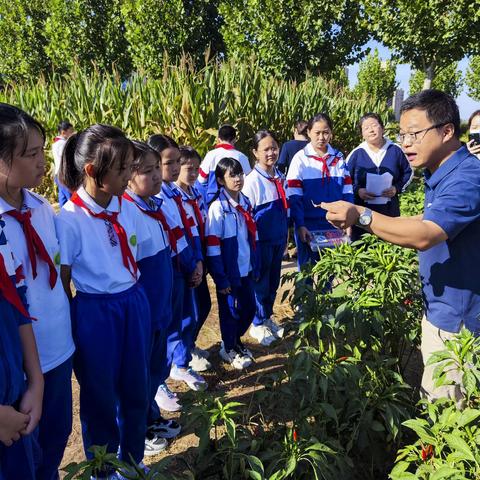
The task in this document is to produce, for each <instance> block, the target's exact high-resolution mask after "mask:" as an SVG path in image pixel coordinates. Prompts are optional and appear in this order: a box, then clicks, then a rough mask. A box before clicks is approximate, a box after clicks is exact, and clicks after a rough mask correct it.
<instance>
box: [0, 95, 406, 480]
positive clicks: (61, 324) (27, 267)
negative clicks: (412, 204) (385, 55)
mask: <svg viewBox="0 0 480 480" xmlns="http://www.w3.org/2000/svg"><path fill="white" fill-rule="evenodd" d="M360 126H361V132H362V135H363V137H364V140H365V142H364V143H362V144H361V145H360V146H359V147H358V148H357V149H355V150H354V151H353V152H352V153H351V154H350V157H349V162H347V159H345V158H344V156H343V154H342V153H341V152H340V151H338V150H337V149H335V148H334V147H332V145H331V144H330V142H331V139H332V136H333V125H332V121H331V120H330V118H329V117H328V115H326V114H318V115H316V116H314V117H313V118H312V119H310V120H309V122H303V123H300V124H298V125H297V129H300V130H299V132H298V134H299V135H303V136H304V139H303V140H297V141H295V142H294V143H293V144H292V143H291V142H288V143H287V144H286V148H285V149H283V150H282V156H281V159H282V161H281V168H282V170H283V171H284V172H286V178H285V176H284V174H283V173H282V172H281V171H280V170H279V169H278V168H277V161H278V159H279V154H280V144H279V142H278V140H277V139H276V137H275V135H274V134H273V133H272V132H270V131H268V130H261V131H259V132H257V134H256V135H255V136H254V138H253V141H252V145H253V149H252V152H253V156H254V159H255V164H254V165H253V166H252V165H251V164H250V163H249V160H248V158H247V157H246V156H245V155H244V154H242V153H241V152H239V151H238V150H237V149H236V148H235V141H236V130H235V128H233V127H232V126H229V125H224V126H222V127H221V128H220V129H219V132H218V144H217V145H216V147H215V148H214V149H213V150H212V151H210V152H208V153H207V155H206V156H205V157H204V159H203V160H202V159H201V157H200V156H199V154H198V153H197V152H196V151H195V150H194V148H192V147H191V146H179V145H178V144H177V143H176V142H175V140H174V139H172V138H170V137H169V136H167V135H159V134H157V135H152V136H151V137H150V138H149V139H148V141H147V142H146V143H144V142H140V141H132V140H131V139H128V138H127V137H126V135H125V134H124V133H123V132H122V131H121V130H119V129H118V128H116V127H113V126H108V125H100V124H97V125H92V126H90V127H88V128H87V129H85V130H83V131H81V132H78V133H74V132H73V127H72V125H71V124H69V123H68V122H62V124H61V125H60V126H59V137H57V139H56V141H55V143H54V144H53V153H54V157H55V179H56V182H57V184H58V185H59V190H60V194H61V204H62V205H63V206H62V208H61V209H60V212H59V213H58V214H55V212H54V210H53V209H52V207H51V206H50V204H49V203H48V201H47V200H46V199H44V198H43V197H41V196H40V195H38V194H36V193H34V192H33V191H32V190H31V189H34V188H35V187H37V186H39V184H40V183H41V181H42V178H43V176H44V173H45V156H44V145H45V141H46V135H45V130H44V128H43V127H42V125H41V124H40V123H39V122H38V121H36V120H35V119H34V118H32V117H31V116H30V115H28V114H27V113H25V112H23V111H22V110H20V109H18V108H16V107H13V106H10V105H6V104H0V276H1V283H0V309H1V310H0V314H1V318H2V322H1V323H0V331H1V336H0V348H1V349H2V356H1V360H0V394H1V397H0V479H1V480H10V479H16V478H22V479H25V480H28V479H38V480H40V479H45V480H47V479H48V480H52V479H56V478H58V467H59V464H60V462H61V459H62V456H63V452H64V449H65V446H66V443H67V440H68V436H69V434H70V431H71V426H72V391H71V376H72V368H73V370H74V372H75V375H76V378H77V380H78V383H79V386H80V420H81V424H82V437H83V445H84V450H85V455H86V457H87V458H91V457H92V452H91V450H90V448H91V447H92V446H94V445H107V450H108V451H109V452H113V453H117V452H118V456H119V458H120V459H121V460H124V461H127V462H129V461H130V460H131V459H133V461H134V462H136V463H137V464H138V465H140V466H141V467H142V468H144V466H143V463H142V460H143V458H144V455H154V454H156V453H159V452H160V451H162V450H163V449H164V448H165V447H166V445H167V440H168V439H171V438H174V437H175V436H177V435H178V434H179V433H180V428H181V427H180V425H179V424H178V423H177V422H176V421H174V420H167V419H164V418H163V417H162V415H161V410H166V411H177V410H180V409H181V402H180V399H179V397H178V395H177V394H176V393H174V392H173V391H171V390H170V388H169V387H168V385H167V383H166V381H167V379H168V378H172V379H174V380H179V381H183V382H185V383H186V384H187V385H188V387H189V388H190V389H192V390H195V391H198V390H204V389H206V388H208V385H207V382H206V380H205V378H204V377H203V376H202V375H201V372H203V371H205V370H208V369H209V368H211V367H212V365H211V363H210V361H209V360H208V355H209V352H208V351H205V350H202V349H200V348H199V347H198V345H197V340H198V338H199V335H201V329H202V326H203V324H204V322H205V320H206V319H207V317H208V315H209V312H210V309H211V297H210V292H209V288H208V285H207V273H208V274H210V275H211V277H212V278H213V281H214V283H215V286H216V296H217V301H218V309H219V319H220V332H221V339H222V342H221V346H220V351H219V353H220V357H221V358H222V359H223V360H224V361H225V362H226V363H228V364H230V365H231V366H232V367H233V368H235V369H238V370H242V369H244V368H247V367H249V366H250V365H251V364H252V362H253V361H254V358H253V354H252V353H251V351H250V350H249V349H248V348H247V347H246V346H245V344H244V343H243V339H244V336H245V334H246V333H247V332H249V334H250V336H251V337H252V338H254V339H255V340H256V341H258V342H259V343H260V344H261V345H264V346H266V347H268V346H269V345H271V344H272V342H274V341H276V340H278V339H280V338H282V337H283V334H284V328H283V326H282V325H280V324H278V323H276V322H275V321H274V320H273V306H274V302H275V297H276V293H277V289H278V286H279V282H280V274H281V264H282V258H283V255H284V252H285V248H286V244H287V235H288V228H289V223H291V222H293V225H294V235H295V241H296V245H297V249H298V265H299V267H301V266H302V265H304V264H305V263H307V262H311V261H314V260H316V259H317V258H318V255H319V250H318V248H313V247H312V246H311V241H312V239H313V238H314V236H315V235H317V236H318V235H319V232H323V234H325V232H327V233H328V232H329V231H330V232H334V231H335V228H334V227H333V226H332V225H331V224H330V223H329V222H328V221H327V220H326V218H325V211H324V210H322V209H320V208H316V207H317V206H318V204H320V203H321V202H332V201H336V200H346V201H349V202H353V201H354V197H357V199H359V201H362V202H365V203H368V202H369V201H371V200H374V199H378V198H379V197H384V198H386V201H383V202H381V203H380V204H379V205H377V204H374V203H373V204H372V205H373V206H372V208H383V209H384V210H385V209H386V208H387V207H385V205H390V209H391V211H389V212H384V213H388V214H391V215H398V214H399V212H398V201H397V203H395V202H394V201H391V200H392V199H395V198H396V197H397V195H398V194H399V193H400V192H401V191H402V190H403V189H404V188H405V186H406V185H407V184H408V182H409V180H410V178H411V173H412V172H411V169H410V167H409V165H408V162H406V160H405V157H404V155H403V154H402V153H401V150H400V149H399V148H398V147H397V146H396V145H394V144H392V143H391V142H390V141H388V140H386V139H384V137H383V124H382V123H381V120H380V118H379V117H378V116H377V115H374V114H369V115H366V116H365V117H363V118H362V120H361V122H360ZM349 165H351V172H349ZM385 173H388V175H390V177H391V178H390V179H389V186H388V187H387V188H385V189H384V191H381V192H377V193H372V192H368V182H369V180H368V179H367V176H368V175H370V174H372V175H373V174H377V175H383V174H385ZM382 211H383V210H382ZM322 238H323V237H322ZM327 238H328V235H327ZM72 285H73V287H74V289H72ZM42 374H43V375H42ZM25 379H26V380H25ZM145 468H146V467H145ZM115 475H117V476H115ZM118 475H119V474H114V473H112V472H108V471H106V472H100V473H99V474H98V476H97V477H96V478H118Z"/></svg>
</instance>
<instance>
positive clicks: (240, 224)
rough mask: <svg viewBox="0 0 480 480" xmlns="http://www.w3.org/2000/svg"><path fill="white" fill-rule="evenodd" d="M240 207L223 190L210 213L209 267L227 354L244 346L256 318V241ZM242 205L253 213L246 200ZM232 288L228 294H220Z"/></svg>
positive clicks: (208, 229)
mask: <svg viewBox="0 0 480 480" xmlns="http://www.w3.org/2000/svg"><path fill="white" fill-rule="evenodd" d="M237 205H238V204H237V203H236V202H235V201H234V200H233V199H232V198H231V197H230V196H229V195H228V194H227V193H226V192H225V190H224V189H223V188H222V189H221V191H220V195H219V196H218V198H217V199H216V200H214V201H213V202H212V203H211V204H210V207H209V209H208V222H207V263H208V268H209V271H210V274H211V275H212V277H213V280H214V281H215V284H216V287H217V299H218V310H219V317H220V330H221V333H222V340H223V343H224V347H225V349H226V350H227V351H229V350H232V349H234V348H235V347H236V346H239V345H241V340H240V339H241V337H242V336H243V335H244V334H245V332H246V331H247V330H248V327H249V326H250V324H251V323H252V320H253V318H254V316H255V294H254V290H253V285H252V277H253V278H256V277H257V276H258V267H257V265H258V261H257V257H256V255H257V253H256V240H257V239H258V236H257V235H256V238H255V239H254V238H251V235H250V234H249V232H248V229H247V224H246V222H245V220H244V218H243V215H242V214H240V213H239V212H238V211H237V209H236V207H237ZM239 205H240V206H241V207H242V208H244V209H245V210H247V211H250V212H251V206H250V202H249V201H248V199H247V197H246V196H245V195H243V194H240V197H239ZM228 287H230V288H231V292H230V293H228V294H225V293H221V292H220V290H223V289H225V288H228Z"/></svg>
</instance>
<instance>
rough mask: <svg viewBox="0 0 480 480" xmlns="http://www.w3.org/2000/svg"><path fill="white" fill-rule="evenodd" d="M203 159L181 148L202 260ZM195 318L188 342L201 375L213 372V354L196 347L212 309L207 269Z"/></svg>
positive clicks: (197, 291) (182, 180) (182, 187)
mask: <svg viewBox="0 0 480 480" xmlns="http://www.w3.org/2000/svg"><path fill="white" fill-rule="evenodd" d="M200 162H201V158H200V155H199V154H198V152H197V151H196V150H195V149H193V148H192V147H188V146H184V147H180V174H179V175H178V179H177V181H176V182H175V185H176V186H177V188H178V191H179V192H180V194H181V195H182V201H183V206H184V208H185V211H186V212H187V215H188V216H189V217H190V218H193V220H194V221H195V225H194V228H192V233H193V240H194V243H195V248H196V249H200V251H201V255H202V258H203V259H205V253H206V241H205V223H206V220H207V208H206V205H205V202H204V199H203V197H202V195H201V194H200V192H199V191H198V190H197V189H196V188H195V187H194V184H195V182H196V180H197V177H198V169H199V167H200ZM192 293H193V317H194V323H193V325H192V327H193V329H192V330H191V335H189V338H188V339H187V340H188V341H189V342H190V343H189V348H190V349H191V352H192V361H191V362H190V366H191V367H192V368H193V369H194V370H195V371H197V372H203V371H205V370H208V369H210V368H211V364H210V362H209V361H208V356H209V352H208V350H203V349H201V348H198V347H196V346H195V342H196V341H197V338H198V334H199V333H200V330H201V328H202V326H203V324H204V323H205V320H206V319H207V317H208V314H209V313H210V309H211V308H212V302H211V299H210V291H209V290H208V284H207V271H206V268H205V262H204V268H203V276H202V281H201V282H200V285H198V287H196V288H194V289H193V292H192Z"/></svg>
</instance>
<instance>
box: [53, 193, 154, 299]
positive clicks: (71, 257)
mask: <svg viewBox="0 0 480 480" xmlns="http://www.w3.org/2000/svg"><path fill="white" fill-rule="evenodd" d="M77 193H78V196H79V197H80V198H81V199H82V200H83V201H84V202H85V204H86V205H87V207H88V208H89V209H90V210H91V211H92V212H93V213H101V212H104V211H106V212H107V213H114V212H120V213H119V214H118V221H119V223H120V224H121V225H122V227H123V228H124V229H125V232H126V234H127V240H128V246H129V247H130V251H131V252H132V255H133V258H135V259H136V260H138V253H137V248H138V245H139V244H144V243H145V242H148V241H149V232H148V230H147V229H146V228H145V223H144V222H143V219H142V218H141V215H143V214H142V213H141V212H139V211H138V208H137V207H136V206H135V205H133V203H131V202H129V201H127V200H125V199H123V200H122V202H121V205H120V203H119V199H118V197H112V199H111V201H110V203H109V205H108V207H107V208H106V209H104V208H103V207H101V206H100V205H98V204H97V203H95V201H94V200H93V199H92V197H90V195H89V194H88V193H87V192H86V191H85V189H84V188H83V187H81V188H79V189H78V191H77ZM57 228H58V236H59V239H60V247H61V263H62V265H70V266H71V267H72V280H73V283H74V285H75V288H76V289H77V290H79V291H80V292H84V293H120V292H123V291H125V290H127V289H128V288H130V287H131V286H133V285H134V284H135V283H136V279H135V278H134V277H133V275H132V274H131V273H130V271H129V270H128V269H127V268H126V267H125V266H124V264H123V259H122V251H121V249H120V242H119V240H118V236H117V234H116V233H115V230H114V229H113V225H112V224H111V223H110V222H108V221H107V220H102V219H100V218H95V217H92V216H91V215H90V214H89V213H88V212H87V211H86V210H85V209H84V208H82V207H79V206H78V205H75V204H74V203H73V202H72V201H71V200H69V201H68V202H67V203H66V204H65V205H64V206H63V208H62V210H61V211H60V213H59V214H58V217H57ZM138 277H140V272H138V271H137V279H138Z"/></svg>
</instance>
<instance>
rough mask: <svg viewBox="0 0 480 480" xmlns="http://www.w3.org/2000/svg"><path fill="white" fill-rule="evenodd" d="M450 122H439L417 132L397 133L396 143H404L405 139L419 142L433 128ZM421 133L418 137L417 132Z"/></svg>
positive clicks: (410, 141) (408, 141)
mask: <svg viewBox="0 0 480 480" xmlns="http://www.w3.org/2000/svg"><path fill="white" fill-rule="evenodd" d="M448 123H450V122H445V123H439V124H437V125H432V126H431V127H428V128H424V129H423V130H418V131H417V132H409V133H398V134H397V136H396V138H397V142H398V143H405V140H406V141H407V143H410V144H412V143H420V142H421V141H422V140H423V139H424V137H425V135H426V134H427V133H428V132H429V131H430V130H434V129H435V128H440V127H443V126H444V125H447V124H448ZM420 133H423V135H422V137H421V138H419V136H418V135H419V134H420Z"/></svg>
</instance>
